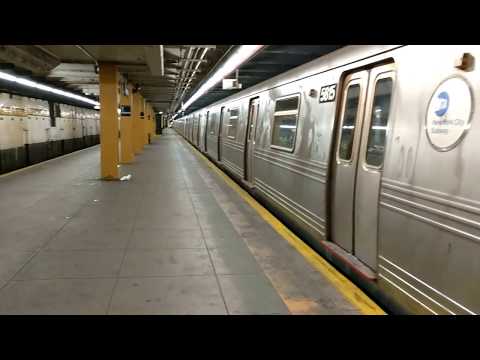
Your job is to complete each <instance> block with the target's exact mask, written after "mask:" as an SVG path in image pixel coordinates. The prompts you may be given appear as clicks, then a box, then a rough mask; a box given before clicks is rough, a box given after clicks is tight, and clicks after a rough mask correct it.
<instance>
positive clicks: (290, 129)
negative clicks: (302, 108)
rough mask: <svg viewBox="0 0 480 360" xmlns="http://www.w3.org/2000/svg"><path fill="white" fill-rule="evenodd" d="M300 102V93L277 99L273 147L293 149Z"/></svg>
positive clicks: (274, 115)
mask: <svg viewBox="0 0 480 360" xmlns="http://www.w3.org/2000/svg"><path fill="white" fill-rule="evenodd" d="M299 102H300V96H299V95H295V96H292V97H289V98H287V99H280V100H277V101H276V103H275V113H274V114H273V132H272V146H273V147H276V148H280V149H284V150H290V151H291V150H293V148H294V146H295V138H296V134H297V121H298V108H299Z"/></svg>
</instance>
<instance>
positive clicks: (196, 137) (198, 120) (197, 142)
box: [195, 114, 202, 148]
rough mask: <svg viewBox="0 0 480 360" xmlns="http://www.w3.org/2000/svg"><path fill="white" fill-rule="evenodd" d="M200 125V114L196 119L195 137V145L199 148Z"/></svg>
mask: <svg viewBox="0 0 480 360" xmlns="http://www.w3.org/2000/svg"><path fill="white" fill-rule="evenodd" d="M201 123H202V114H198V119H197V128H196V131H197V133H196V136H195V144H196V145H197V147H198V148H199V147H200V124H201Z"/></svg>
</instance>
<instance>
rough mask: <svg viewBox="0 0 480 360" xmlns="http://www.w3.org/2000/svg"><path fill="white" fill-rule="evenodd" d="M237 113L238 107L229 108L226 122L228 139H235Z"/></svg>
mask: <svg viewBox="0 0 480 360" xmlns="http://www.w3.org/2000/svg"><path fill="white" fill-rule="evenodd" d="M238 114H239V110H238V109H231V110H230V117H229V119H228V124H227V137H229V138H230V139H235V136H236V135H237V123H238Z"/></svg>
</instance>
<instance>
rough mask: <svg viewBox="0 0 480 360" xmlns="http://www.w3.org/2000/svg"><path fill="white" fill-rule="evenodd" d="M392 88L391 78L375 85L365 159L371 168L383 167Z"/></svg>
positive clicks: (381, 80)
mask: <svg viewBox="0 0 480 360" xmlns="http://www.w3.org/2000/svg"><path fill="white" fill-rule="evenodd" d="M392 87H393V79H392V78H391V77H386V78H382V79H379V80H377V82H376V84H375V93H374V96H373V105H372V115H371V119H370V130H369V132H368V142H367V153H366V157H365V162H366V164H367V165H368V166H371V167H377V168H379V167H381V166H382V165H383V158H384V155H385V140H386V135H387V127H388V117H389V113H390V99H391V96H392Z"/></svg>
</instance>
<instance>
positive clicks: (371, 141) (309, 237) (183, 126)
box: [173, 45, 480, 315]
mask: <svg viewBox="0 0 480 360" xmlns="http://www.w3.org/2000/svg"><path fill="white" fill-rule="evenodd" d="M476 60H480V47H479V46H466V45H465V46H464V45H462V46H346V47H343V48H340V49H338V50H336V51H334V52H332V53H330V54H328V55H326V56H323V57H321V58H318V59H316V60H313V61H311V62H309V63H306V64H304V65H301V66H299V67H296V68H294V69H291V70H289V71H287V72H285V73H283V74H280V75H278V76H275V77H273V78H271V79H269V80H266V81H264V82H262V83H259V84H257V85H255V86H253V87H250V88H248V89H245V90H242V91H240V92H237V93H235V94H234V95H231V96H229V97H227V98H224V99H222V100H220V101H218V102H215V103H213V104H211V105H209V106H207V107H205V108H202V109H200V110H197V111H194V112H192V113H190V114H187V115H183V116H182V117H180V118H178V119H174V125H173V127H174V129H175V130H176V132H178V133H179V134H180V135H181V136H183V137H184V138H185V139H187V140H188V141H189V142H190V143H191V144H193V145H194V146H195V147H196V148H198V149H199V150H200V151H201V152H203V153H204V154H205V155H207V156H208V157H209V158H210V159H211V160H212V161H213V162H215V163H216V164H217V165H218V166H219V167H220V168H222V169H223V170H224V171H225V172H227V173H228V174H229V175H230V176H231V177H233V178H234V179H235V180H236V181H237V182H238V183H240V184H241V185H242V186H243V187H244V188H246V189H247V190H248V191H249V192H250V193H251V194H252V195H253V196H254V197H255V198H257V199H258V200H259V201H260V202H261V203H263V204H264V205H265V206H266V207H267V208H269V209H270V210H271V211H272V212H273V213H275V214H276V215H277V216H278V217H279V218H280V219H281V220H282V221H284V222H285V223H286V224H287V225H288V226H289V227H290V228H291V229H292V230H293V231H295V232H297V234H299V235H300V236H301V237H302V238H303V240H304V241H305V242H306V243H308V244H309V245H310V246H312V248H314V250H316V251H317V252H319V253H320V254H321V255H323V256H324V257H325V258H327V259H328V260H329V261H330V262H331V263H332V264H334V265H335V266H336V267H337V268H338V269H340V270H341V271H342V272H343V273H344V274H346V275H347V276H348V277H349V278H350V279H352V281H354V282H355V283H356V284H357V285H358V286H359V287H361V288H362V289H364V290H365V291H366V292H367V293H368V294H369V295H370V296H371V297H372V298H373V299H375V300H377V301H378V302H379V303H380V304H383V306H384V307H385V308H386V309H387V310H389V311H390V312H392V313H400V314H447V315H448V314H477V313H479V312H480V286H479V285H478V283H477V281H478V279H479V276H480V186H479V181H480V141H479V140H480V122H479V121H480V118H479V117H480V112H479V111H478V110H477V109H478V107H477V106H476V105H477V104H478V99H479V98H480V71H478V70H479V69H476ZM240 73H241V69H240Z"/></svg>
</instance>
